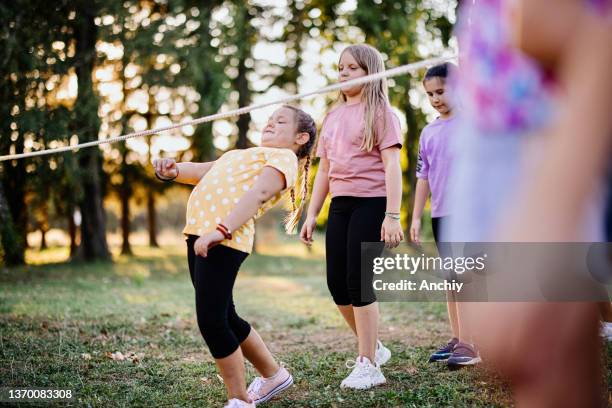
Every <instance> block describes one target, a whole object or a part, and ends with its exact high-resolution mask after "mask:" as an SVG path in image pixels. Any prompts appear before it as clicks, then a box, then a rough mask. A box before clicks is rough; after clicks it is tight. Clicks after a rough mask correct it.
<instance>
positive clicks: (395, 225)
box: [380, 217, 404, 248]
mask: <svg viewBox="0 0 612 408" xmlns="http://www.w3.org/2000/svg"><path fill="white" fill-rule="evenodd" d="M403 239H404V231H402V224H400V222H399V220H394V219H392V218H389V217H385V220H384V221H383V224H382V228H381V229H380V240H381V241H385V246H386V247H387V248H395V247H396V246H398V245H399V244H400V242H402V241H403Z"/></svg>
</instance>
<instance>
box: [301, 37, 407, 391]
mask: <svg viewBox="0 0 612 408" xmlns="http://www.w3.org/2000/svg"><path fill="white" fill-rule="evenodd" d="M384 69H385V67H384V63H383V59H382V57H381V55H380V53H379V52H378V51H377V50H376V49H374V48H372V47H370V46H368V45H352V46H350V47H347V48H346V49H345V50H344V51H343V52H342V54H341V55H340V62H339V64H338V73H339V75H340V82H344V81H348V80H351V79H355V78H358V77H362V76H364V75H368V74H373V73H376V72H381V71H384ZM339 99H340V101H339V104H338V105H337V106H336V107H335V108H334V109H332V110H331V111H330V112H329V113H328V114H327V117H326V118H325V120H324V122H323V128H322V130H321V136H320V140H319V145H318V150H317V156H318V157H320V162H319V169H318V174H317V176H316V179H315V183H314V189H313V193H312V198H311V201H310V205H309V207H308V214H307V218H306V221H305V223H304V225H303V227H302V231H301V234H300V236H301V239H302V241H303V242H304V243H306V244H307V245H310V244H311V243H312V232H313V230H314V227H315V223H316V219H317V216H318V214H319V211H320V210H321V207H322V205H323V202H324V201H325V198H326V197H327V194H328V193H331V197H332V200H331V204H330V208H329V217H328V223H327V233H326V238H325V247H326V254H327V255H326V259H327V286H328V288H329V290H330V292H331V295H332V298H333V300H334V302H335V303H336V305H337V306H338V309H339V310H340V313H341V314H342V316H343V317H344V319H345V320H346V322H347V323H348V325H349V326H350V327H351V329H352V330H353V332H354V333H355V335H356V336H357V339H358V343H359V356H358V357H357V359H356V361H355V365H354V367H353V371H352V372H351V374H350V375H349V376H348V377H347V378H345V379H344V380H343V381H342V383H341V384H340V386H341V387H342V388H354V389H367V388H370V387H373V386H376V385H379V384H383V383H384V382H385V381H386V380H385V377H384V376H383V374H382V372H381V370H380V365H382V364H384V363H385V362H386V361H387V360H389V358H390V357H391V352H390V351H389V350H388V349H387V348H386V347H384V346H383V345H382V343H381V342H380V341H378V304H377V303H376V297H375V296H374V292H373V290H372V284H371V280H372V276H371V275H370V276H364V277H363V279H362V276H361V261H362V256H361V243H362V242H380V241H384V242H385V244H386V245H387V246H388V247H396V246H397V245H399V243H400V242H401V241H402V240H403V238H404V237H403V232H402V227H401V225H400V222H399V218H400V217H399V212H400V205H401V197H402V175H401V168H400V159H399V158H400V156H399V154H400V148H401V145H402V141H401V131H400V124H399V120H398V118H397V116H396V115H395V114H394V113H393V111H392V110H391V107H390V105H389V98H388V96H387V83H386V81H385V80H384V79H383V80H379V81H374V82H370V83H368V84H366V85H358V86H348V87H345V88H343V89H342V90H341V91H340V98H339ZM368 252H370V251H368ZM370 255H372V254H370ZM373 256H378V254H373ZM369 258H370V256H369V255H366V260H368V259H369ZM367 269H369V270H370V271H371V268H367Z"/></svg>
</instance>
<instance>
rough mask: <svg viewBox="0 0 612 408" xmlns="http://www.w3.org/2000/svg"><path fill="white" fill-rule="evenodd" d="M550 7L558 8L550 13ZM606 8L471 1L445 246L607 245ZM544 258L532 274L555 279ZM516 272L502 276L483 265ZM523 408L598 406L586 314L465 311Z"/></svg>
mask: <svg viewBox="0 0 612 408" xmlns="http://www.w3.org/2000/svg"><path fill="white" fill-rule="evenodd" d="M553 3H554V4H553ZM610 3H611V2H610V1H609V0H607V1H595V0H592V1H583V0H560V1H556V2H549V1H544V0H531V1H526V0H476V1H474V2H470V4H469V5H466V7H463V9H462V14H461V16H460V22H459V29H458V30H459V35H458V37H459V48H460V71H461V72H460V74H459V79H458V81H457V86H458V92H459V94H460V98H461V102H462V106H463V108H464V115H463V119H464V120H463V121H462V125H460V127H461V131H460V133H461V135H462V136H461V137H460V138H458V139H459V145H460V150H459V152H460V153H458V158H457V163H458V165H457V168H456V172H455V174H456V177H455V178H454V180H453V182H451V186H452V187H451V189H452V190H453V191H451V206H452V208H453V213H454V214H456V215H457V216H456V217H452V218H451V220H450V222H449V225H448V228H446V229H445V231H444V233H445V236H443V239H444V240H447V241H455V242H468V241H474V242H534V243H535V242H596V241H602V240H603V237H604V235H603V228H602V226H603V225H604V222H603V208H604V197H605V194H606V186H605V180H606V170H607V167H608V166H609V164H610V158H611V153H612V150H611V146H612V115H610V106H612V75H610V74H611V72H610V67H611V66H612V47H611V46H610V44H612V19H611V18H610V16H611V13H610V10H611V9H612V7H611V5H610ZM555 266H556V264H555V263H553V262H552V260H549V259H546V258H542V259H540V261H539V263H538V264H537V265H533V268H534V269H535V270H539V271H540V273H542V272H544V273H545V274H548V275H550V278H551V279H554V277H555V275H556V274H557V273H558V271H557V270H556V269H555ZM493 267H494V268H496V272H497V273H500V272H501V273H508V274H512V273H513V272H514V271H513V270H512V266H511V265H507V264H496V265H493ZM471 307H472V308H473V311H472V312H470V313H467V314H468V315H469V316H473V318H472V322H471V323H472V324H471V326H472V327H473V328H474V332H475V336H476V337H477V338H476V341H477V342H478V344H479V346H480V347H481V349H480V352H481V354H482V356H483V360H484V361H489V362H491V363H493V364H495V365H496V367H498V369H499V370H500V371H501V372H502V374H504V375H505V376H506V377H508V378H509V379H510V380H511V382H512V385H513V389H514V392H515V397H516V400H517V404H518V405H519V406H537V407H564V406H567V407H589V406H602V405H604V399H603V393H602V387H601V385H602V380H603V378H602V373H601V366H600V365H601V362H600V348H601V341H600V340H599V338H598V336H597V331H598V327H599V310H598V304H597V303H596V302H590V303H589V302H574V303H569V302H568V303H525V302H523V303H519V302H516V303H486V304H484V303H483V304H478V305H476V304H473V303H472V304H471Z"/></svg>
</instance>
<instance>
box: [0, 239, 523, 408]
mask: <svg viewBox="0 0 612 408" xmlns="http://www.w3.org/2000/svg"><path fill="white" fill-rule="evenodd" d="M135 250H136V254H137V256H135V257H133V258H127V257H116V259H115V262H114V263H112V264H111V263H98V264H89V265H75V264H62V263H59V264H50V265H35V266H27V267H23V268H16V269H12V270H2V271H0V360H1V364H0V384H1V386H3V387H28V386H29V387H60V388H70V389H73V390H74V391H75V393H76V395H77V400H75V401H74V402H72V403H69V404H68V405H69V406H70V405H72V406H96V407H98V406H99V407H109V406H113V407H123V406H143V407H144V406H146V407H151V406H181V407H182V406H194V407H195V406H198V407H220V406H223V403H224V401H225V392H224V388H223V384H222V382H221V381H220V380H219V378H218V376H217V373H216V369H215V366H214V362H213V360H212V358H211V356H210V354H209V352H208V350H207V349H206V347H205V346H204V343H203V340H202V338H201V337H200V334H199V332H198V329H197V325H196V322H195V316H194V302H193V288H192V287H191V282H190V280H189V277H188V272H187V268H186V260H185V257H184V248H181V247H177V248H165V249H163V250H161V249H160V250H152V249H147V248H140V247H137V248H135ZM51 251H56V252H57V250H51ZM262 252H263V253H262V254H256V255H252V256H251V257H249V259H248V260H247V261H246V262H245V264H244V265H243V268H242V271H241V272H240V275H239V279H238V281H237V284H236V288H235V295H234V298H235V300H236V304H237V308H238V312H239V313H240V314H241V315H243V316H244V317H245V318H246V319H247V320H248V321H249V322H250V323H251V324H253V326H254V327H256V328H257V329H258V330H259V331H260V333H261V335H262V336H263V337H264V340H266V342H267V343H268V345H269V347H270V348H271V350H272V352H273V353H274V354H275V355H277V356H278V358H279V359H280V360H281V361H283V362H284V363H285V364H286V365H287V366H288V367H289V369H290V370H291V371H292V372H293V373H294V377H295V380H296V385H295V386H294V387H292V388H291V390H290V391H289V392H287V393H285V394H283V395H282V397H281V398H277V399H275V400H273V401H272V402H271V403H269V404H268V405H267V406H270V407H289V406H291V407H302V406H303V407H410V406H415V407H441V406H442V407H459V406H466V407H467V406H482V407H485V406H487V407H489V406H509V405H512V401H511V398H510V395H509V393H508V390H507V387H506V386H505V385H504V384H503V383H502V382H500V380H498V379H496V377H495V376H494V375H492V374H491V373H489V372H487V371H486V369H485V368H482V367H479V368H473V369H466V370H462V371H456V372H449V371H448V370H447V369H446V368H445V366H444V365H435V364H428V363H427V362H426V361H427V357H428V355H429V353H430V352H431V350H432V348H434V347H435V346H437V345H438V344H439V343H440V342H441V341H443V340H445V338H446V336H447V324H446V316H445V306H444V304H442V303H395V304H382V305H381V314H382V322H381V338H382V339H383V341H385V343H386V344H387V345H388V346H389V347H390V348H391V350H392V352H393V358H392V359H391V361H390V362H389V363H388V365H387V366H385V371H384V372H385V375H386V377H387V381H388V383H387V384H386V385H385V386H382V387H379V388H376V389H375V390H372V391H366V392H351V391H343V390H340V389H339V387H338V385H339V383H340V381H341V380H342V378H344V376H346V374H347V373H348V369H347V368H345V365H344V364H345V361H346V360H347V359H350V358H353V357H354V352H355V340H354V339H353V338H352V336H351V335H350V333H349V332H348V330H347V329H346V327H345V325H344V323H343V322H342V321H341V318H340V316H339V314H338V312H337V311H336V309H335V307H334V305H333V303H332V301H331V300H330V297H329V295H328V293H327V288H326V285H325V280H324V276H325V268H324V261H323V259H322V256H321V253H320V250H315V252H314V253H312V254H307V253H305V252H304V250H303V249H299V248H297V247H296V248H293V249H292V248H291V247H289V248H286V250H285V251H283V250H278V251H270V252H267V251H262ZM271 253H274V254H276V255H275V256H273V255H272V254H271ZM278 254H281V255H282V256H278ZM283 254H284V255H283ZM56 255H57V254H56ZM29 256H30V259H38V260H40V259H44V257H45V254H44V253H42V254H29ZM117 351H120V352H121V353H123V354H125V355H127V354H129V353H134V354H135V355H136V356H137V357H138V361H135V362H132V361H129V360H125V361H114V360H113V359H111V358H109V357H108V355H109V353H114V352H117ZM247 369H248V375H249V379H250V378H251V377H252V376H253V375H254V373H255V372H254V369H253V368H252V367H251V366H247ZM44 405H45V406H49V405H50V404H44ZM65 405H66V404H64V406H65ZM32 406H36V404H32ZM41 406H42V405H41Z"/></svg>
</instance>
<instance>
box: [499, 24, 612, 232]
mask: <svg viewBox="0 0 612 408" xmlns="http://www.w3.org/2000/svg"><path fill="white" fill-rule="evenodd" d="M577 20H579V22H577V23H576V25H577V26H578V27H579V29H576V32H575V36H574V38H572V40H571V41H570V43H569V44H567V47H566V50H565V51H564V55H563V60H564V62H565V63H564V64H563V66H562V68H561V69H560V70H559V72H560V74H561V75H560V78H561V81H562V83H563V84H564V86H565V89H566V92H565V94H564V96H563V98H562V101H561V107H560V114H559V115H558V119H557V121H556V122H555V123H554V124H553V125H552V126H551V127H550V128H549V129H547V131H546V135H545V143H546V144H547V146H546V147H545V150H543V151H545V152H546V160H542V159H541V156H540V159H539V164H538V166H539V171H537V172H536V173H535V174H534V175H533V177H530V179H529V180H527V181H526V182H525V183H524V185H523V188H522V189H521V191H520V193H519V194H518V195H517V196H516V201H515V206H514V209H513V211H512V212H511V213H510V214H509V215H508V218H507V220H506V223H505V227H506V234H507V236H506V237H505V238H506V239H508V240H517V241H544V242H545V241H572V240H575V239H577V238H581V237H579V236H578V231H579V230H580V228H578V225H579V224H580V223H579V222H577V221H576V220H580V219H582V217H583V215H584V211H585V208H586V207H587V206H588V203H589V202H591V200H592V197H593V194H594V192H595V191H597V189H598V188H599V181H601V180H602V179H603V177H604V175H605V171H606V166H608V165H609V160H610V155H611V153H612V149H611V147H612V137H611V136H612V116H611V115H610V106H611V105H612V76H610V71H609V69H610V66H612V48H611V47H609V46H598V45H596V44H601V45H605V44H610V43H612V26H611V25H610V24H608V25H607V26H606V25H604V24H602V21H601V20H599V19H597V18H596V17H594V16H590V15H586V14H584V15H583V16H582V17H580V18H579V19H578V18H577ZM524 225H527V226H529V228H522V227H519V226H524Z"/></svg>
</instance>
